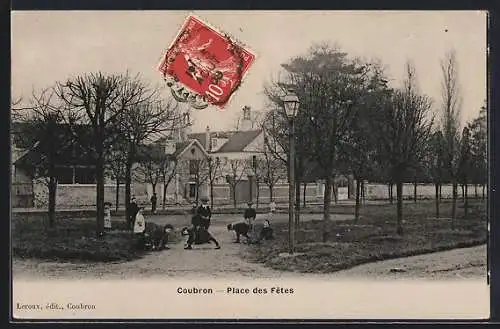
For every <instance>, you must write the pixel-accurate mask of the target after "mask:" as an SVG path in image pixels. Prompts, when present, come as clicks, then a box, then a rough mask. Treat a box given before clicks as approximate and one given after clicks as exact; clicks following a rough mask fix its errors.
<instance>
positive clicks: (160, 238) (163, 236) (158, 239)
mask: <svg viewBox="0 0 500 329" xmlns="http://www.w3.org/2000/svg"><path fill="white" fill-rule="evenodd" d="M173 230H174V227H173V226H172V225H170V224H167V225H165V226H164V227H163V228H162V229H157V230H155V232H154V233H153V245H152V249H153V250H162V249H170V248H169V247H168V237H169V235H170V233H171V232H172V231H173Z"/></svg>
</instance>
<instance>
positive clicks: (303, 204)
mask: <svg viewBox="0 0 500 329" xmlns="http://www.w3.org/2000/svg"><path fill="white" fill-rule="evenodd" d="M306 193H307V183H304V187H303V193H302V208H305V207H306Z"/></svg>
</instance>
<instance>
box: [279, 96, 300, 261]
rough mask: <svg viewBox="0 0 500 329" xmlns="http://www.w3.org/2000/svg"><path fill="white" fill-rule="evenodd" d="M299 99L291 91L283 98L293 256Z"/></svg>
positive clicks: (289, 247)
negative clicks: (286, 124)
mask: <svg viewBox="0 0 500 329" xmlns="http://www.w3.org/2000/svg"><path fill="white" fill-rule="evenodd" d="M299 103H300V102H299V98H298V97H297V95H296V94H295V93H294V92H293V91H292V90H289V91H288V94H287V95H285V97H284V98H283V106H284V107H285V112H286V116H287V117H288V136H289V148H290V150H289V157H288V165H289V168H290V169H289V171H288V181H289V184H288V250H289V253H290V255H292V254H293V251H294V244H295V225H294V223H293V215H294V211H295V136H294V135H295V117H296V116H297V112H298V109H299Z"/></svg>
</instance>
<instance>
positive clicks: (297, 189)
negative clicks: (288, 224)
mask: <svg viewBox="0 0 500 329" xmlns="http://www.w3.org/2000/svg"><path fill="white" fill-rule="evenodd" d="M299 222H300V177H299V175H296V176H295V227H298V226H299Z"/></svg>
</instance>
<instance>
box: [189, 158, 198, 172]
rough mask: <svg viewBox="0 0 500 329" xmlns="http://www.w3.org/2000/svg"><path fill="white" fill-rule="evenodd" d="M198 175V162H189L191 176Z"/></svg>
mask: <svg viewBox="0 0 500 329" xmlns="http://www.w3.org/2000/svg"><path fill="white" fill-rule="evenodd" d="M197 173H198V164H197V163H196V160H189V174H190V175H196V174H197Z"/></svg>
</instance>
